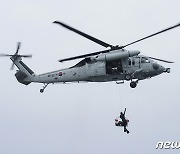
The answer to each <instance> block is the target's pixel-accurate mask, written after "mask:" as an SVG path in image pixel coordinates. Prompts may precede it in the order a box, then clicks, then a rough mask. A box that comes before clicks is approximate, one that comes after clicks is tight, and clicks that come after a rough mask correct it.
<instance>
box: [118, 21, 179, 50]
mask: <svg viewBox="0 0 180 154" xmlns="http://www.w3.org/2000/svg"><path fill="white" fill-rule="evenodd" d="M178 26H180V23H178V24H177V25H174V26H172V27H169V28H166V29H164V30H161V31H159V32H157V33H154V34H151V35H149V36H146V37H144V38H141V39H139V40H137V41H134V42H132V43H129V44H126V45H124V46H122V47H120V48H121V49H122V48H125V47H127V46H129V45H132V44H135V43H137V42H140V41H142V40H145V39H147V38H150V37H153V36H155V35H158V34H160V33H163V32H166V31H168V30H171V29H173V28H176V27H178Z"/></svg>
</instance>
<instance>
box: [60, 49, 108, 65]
mask: <svg viewBox="0 0 180 154" xmlns="http://www.w3.org/2000/svg"><path fill="white" fill-rule="evenodd" d="M109 51H111V49H109V50H103V51H98V52H93V53H89V54H84V55H80V56H75V57H70V58H65V59H61V60H59V62H64V61H69V60H74V59H79V58H85V57H89V56H95V55H98V54H101V53H107V52H109Z"/></svg>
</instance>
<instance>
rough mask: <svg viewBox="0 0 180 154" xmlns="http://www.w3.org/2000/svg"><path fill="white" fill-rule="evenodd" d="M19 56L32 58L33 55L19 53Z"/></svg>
mask: <svg viewBox="0 0 180 154" xmlns="http://www.w3.org/2000/svg"><path fill="white" fill-rule="evenodd" d="M18 56H19V57H24V58H32V55H18Z"/></svg>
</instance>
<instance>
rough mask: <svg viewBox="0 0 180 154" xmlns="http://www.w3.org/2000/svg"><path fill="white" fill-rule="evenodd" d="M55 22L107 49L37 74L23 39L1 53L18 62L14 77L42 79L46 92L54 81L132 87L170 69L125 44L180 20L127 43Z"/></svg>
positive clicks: (25, 83)
mask: <svg viewBox="0 0 180 154" xmlns="http://www.w3.org/2000/svg"><path fill="white" fill-rule="evenodd" d="M53 23H54V24H58V25H60V26H62V27H64V28H66V29H68V30H70V31H73V32H75V33H77V34H79V35H81V36H83V37H85V38H87V39H89V40H91V41H93V42H95V43H97V44H99V45H101V46H103V47H106V48H108V49H106V50H103V51H97V52H92V53H88V54H84V55H79V56H74V57H70V58H65V59H61V60H59V62H64V61H70V60H75V59H82V60H81V61H80V62H78V63H77V64H76V65H74V66H71V67H69V68H65V69H60V70H56V71H52V72H48V73H43V74H39V75H36V74H35V73H34V72H33V71H32V70H31V69H30V68H29V67H28V66H27V65H26V64H24V63H23V61H22V58H31V57H32V55H21V54H19V49H20V46H21V42H18V44H17V49H16V52H15V54H0V56H1V57H10V59H11V60H12V62H13V63H12V66H11V69H13V68H14V65H16V66H17V68H18V70H17V72H16V73H15V77H16V79H17V80H18V82H20V83H21V84H24V85H29V84H30V83H31V82H35V83H43V84H44V86H43V88H42V89H40V92H41V93H43V92H44V90H45V88H46V87H47V86H48V85H49V84H54V83H73V82H76V83H80V82H110V81H115V82H116V83H117V84H122V83H124V81H130V87H131V88H135V87H136V86H137V84H138V82H139V81H140V80H144V79H148V78H152V77H155V76H157V75H160V74H162V73H170V68H165V67H164V66H162V65H160V64H158V63H157V62H156V61H161V62H165V63H173V62H171V61H167V60H163V59H159V58H154V57H150V56H143V55H140V51H138V50H126V49H125V47H127V46H130V45H132V44H135V43H137V42H140V41H142V40H145V39H147V38H150V37H153V36H155V35H158V34H160V33H163V32H166V31H169V30H171V29H174V28H177V27H179V26H180V23H179V24H176V25H174V26H171V27H169V28H166V29H164V30H161V31H159V32H157V33H154V34H151V35H149V36H146V37H144V38H141V39H138V40H136V41H133V42H131V43H128V44H126V45H124V46H118V45H116V46H114V45H111V44H108V43H106V42H104V41H101V40H100V39H97V38H95V37H93V36H90V35H88V34H86V33H84V32H82V31H79V30H77V29H75V28H73V27H71V26H69V25H67V24H65V23H62V22H60V21H54V22H53Z"/></svg>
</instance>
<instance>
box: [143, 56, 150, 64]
mask: <svg viewBox="0 0 180 154" xmlns="http://www.w3.org/2000/svg"><path fill="white" fill-rule="evenodd" d="M141 63H150V60H149V59H148V58H147V57H142V58H141Z"/></svg>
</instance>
